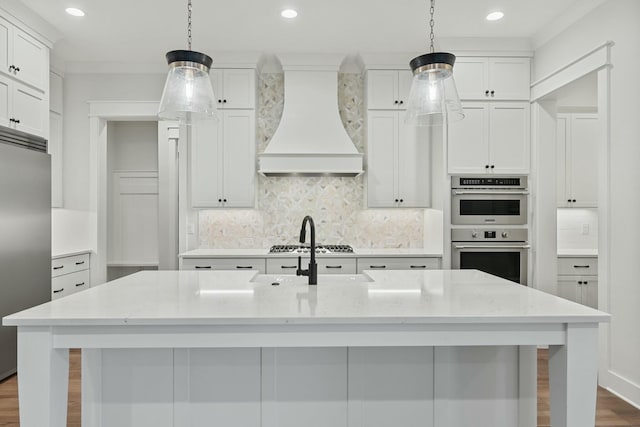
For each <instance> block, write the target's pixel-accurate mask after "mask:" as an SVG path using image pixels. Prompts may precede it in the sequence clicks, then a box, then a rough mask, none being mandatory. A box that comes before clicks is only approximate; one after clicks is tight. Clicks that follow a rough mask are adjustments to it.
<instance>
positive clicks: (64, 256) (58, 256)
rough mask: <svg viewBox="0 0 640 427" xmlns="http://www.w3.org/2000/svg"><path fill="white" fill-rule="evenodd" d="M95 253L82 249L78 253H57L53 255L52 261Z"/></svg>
mask: <svg viewBox="0 0 640 427" xmlns="http://www.w3.org/2000/svg"><path fill="white" fill-rule="evenodd" d="M92 253H93V251H92V250H91V249H81V250H77V251H70V252H57V253H55V254H54V253H53V252H52V253H51V259H58V258H66V257H71V256H76V255H83V254H92Z"/></svg>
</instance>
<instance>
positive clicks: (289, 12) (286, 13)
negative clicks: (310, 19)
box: [280, 9, 298, 19]
mask: <svg viewBox="0 0 640 427" xmlns="http://www.w3.org/2000/svg"><path fill="white" fill-rule="evenodd" d="M280 15H281V16H282V17H283V18H288V19H293V18H295V17H296V16H298V11H296V10H294V9H285V10H283V11H282V12H280Z"/></svg>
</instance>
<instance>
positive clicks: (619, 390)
mask: <svg viewBox="0 0 640 427" xmlns="http://www.w3.org/2000/svg"><path fill="white" fill-rule="evenodd" d="M607 374H608V375H607V377H608V378H607V379H606V381H603V384H602V386H603V387H604V388H606V389H607V390H608V391H610V392H611V393H613V394H615V395H616V396H617V397H619V398H620V399H622V400H624V401H625V402H627V403H628V404H630V405H632V406H634V407H636V408H638V409H640V385H638V384H635V383H634V382H632V381H629V380H628V379H626V378H624V377H622V376H620V375H618V374H616V373H615V372H612V371H611V370H609V371H608V372H607Z"/></svg>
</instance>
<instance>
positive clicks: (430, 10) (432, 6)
mask: <svg viewBox="0 0 640 427" xmlns="http://www.w3.org/2000/svg"><path fill="white" fill-rule="evenodd" d="M189 2H191V0H189ZM435 10H436V0H431V8H430V9H429V13H430V14H431V20H430V21H429V26H430V27H431V34H430V36H429V38H430V42H431V53H433V52H435V49H434V47H433V39H434V38H435V36H434V35H433V26H434V25H435V21H434V20H433V13H434V12H435ZM189 25H191V24H189ZM189 31H191V30H189Z"/></svg>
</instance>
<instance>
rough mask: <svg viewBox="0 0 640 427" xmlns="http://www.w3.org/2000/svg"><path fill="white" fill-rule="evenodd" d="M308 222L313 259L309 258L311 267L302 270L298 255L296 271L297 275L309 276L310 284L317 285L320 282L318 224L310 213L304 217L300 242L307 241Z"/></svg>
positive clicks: (310, 250) (310, 249)
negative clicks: (316, 224)
mask: <svg viewBox="0 0 640 427" xmlns="http://www.w3.org/2000/svg"><path fill="white" fill-rule="evenodd" d="M307 223H309V229H310V232H311V247H310V248H309V252H310V254H311V259H310V260H309V268H308V269H307V270H302V269H301V267H300V264H301V257H298V270H297V271H296V275H298V276H309V284H310V285H316V284H318V265H317V264H316V226H315V224H314V222H313V218H311V217H310V216H309V215H307V216H305V217H304V218H303V219H302V227H301V228H300V243H304V241H305V237H306V234H307Z"/></svg>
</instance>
